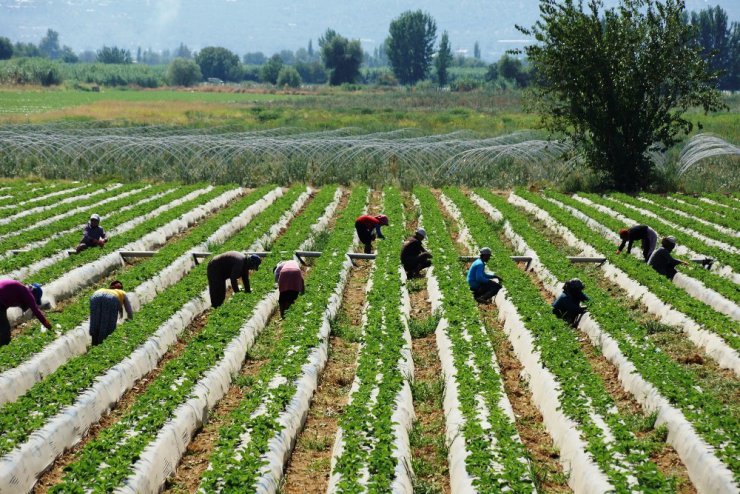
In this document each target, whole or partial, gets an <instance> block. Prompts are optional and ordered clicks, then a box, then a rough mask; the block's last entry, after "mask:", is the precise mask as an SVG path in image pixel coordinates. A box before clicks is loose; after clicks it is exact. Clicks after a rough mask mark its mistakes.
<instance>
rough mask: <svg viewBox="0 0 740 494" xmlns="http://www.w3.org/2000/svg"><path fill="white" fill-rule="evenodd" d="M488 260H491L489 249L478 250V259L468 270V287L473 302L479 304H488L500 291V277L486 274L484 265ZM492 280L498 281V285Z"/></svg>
mask: <svg viewBox="0 0 740 494" xmlns="http://www.w3.org/2000/svg"><path fill="white" fill-rule="evenodd" d="M489 259H491V249H489V248H488V247H483V248H482V249H481V250H480V257H479V258H478V259H476V260H475V262H474V263H473V264H472V265H471V266H470V269H469V270H468V286H469V287H470V290H471V291H472V292H473V296H474V297H475V301H476V302H478V303H479V304H486V303H489V302H490V301H491V299H492V298H493V297H495V296H496V294H497V293H498V291H499V290H501V281H502V280H501V277H500V276H497V275H495V274H493V273H487V272H486V263H487V262H488V260H489ZM494 278H495V279H497V280H498V283H497V282H495V281H493V280H494Z"/></svg>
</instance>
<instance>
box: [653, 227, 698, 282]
mask: <svg viewBox="0 0 740 494" xmlns="http://www.w3.org/2000/svg"><path fill="white" fill-rule="evenodd" d="M660 245H661V247H660V248H659V249H658V250H656V251H655V252H653V255H652V256H650V259H649V260H648V264H649V265H650V266H652V268H653V269H654V270H655V271H657V272H658V273H660V274H662V275H663V276H665V277H666V278H668V279H669V280H673V277H674V276H675V275H676V273H677V272H678V271H676V266H678V265H679V264H684V265H688V264H689V263H687V262H686V261H680V260H678V259H675V258H674V257H673V256H671V252H672V251H673V249H675V248H676V239H675V238H673V237H665V238H664V239H663V240H661V242H660Z"/></svg>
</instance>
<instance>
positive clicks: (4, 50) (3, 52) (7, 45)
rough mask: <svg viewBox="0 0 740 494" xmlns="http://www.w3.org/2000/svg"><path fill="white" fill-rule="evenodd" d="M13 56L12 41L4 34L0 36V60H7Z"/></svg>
mask: <svg viewBox="0 0 740 494" xmlns="http://www.w3.org/2000/svg"><path fill="white" fill-rule="evenodd" d="M12 56H13V43H11V42H10V40H9V39H8V38H6V37H4V36H0V60H7V59H9V58H10V57H12Z"/></svg>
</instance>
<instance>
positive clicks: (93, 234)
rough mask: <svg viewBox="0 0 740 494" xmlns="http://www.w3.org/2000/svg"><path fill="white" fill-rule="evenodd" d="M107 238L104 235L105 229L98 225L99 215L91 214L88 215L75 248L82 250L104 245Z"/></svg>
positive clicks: (78, 250)
mask: <svg viewBox="0 0 740 494" xmlns="http://www.w3.org/2000/svg"><path fill="white" fill-rule="evenodd" d="M107 241H108V238H107V237H106V236H105V230H103V228H102V227H101V226H100V216H98V215H97V214H93V215H92V216H90V221H89V222H88V223H87V225H85V230H84V231H83V232H82V240H80V243H79V245H78V246H77V248H76V249H75V250H76V251H77V252H82V251H83V250H85V249H87V248H88V247H96V246H97V247H100V248H102V247H104V246H105V243H106V242H107Z"/></svg>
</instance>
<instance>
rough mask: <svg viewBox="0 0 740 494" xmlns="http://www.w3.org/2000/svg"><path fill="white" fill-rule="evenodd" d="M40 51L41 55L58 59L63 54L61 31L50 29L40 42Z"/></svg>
mask: <svg viewBox="0 0 740 494" xmlns="http://www.w3.org/2000/svg"><path fill="white" fill-rule="evenodd" d="M39 51H40V52H41V55H42V56H44V57H47V58H51V59H57V58H59V57H60V55H61V48H60V47H59V33H58V32H56V31H54V30H53V29H48V30H47V31H46V35H45V36H44V37H43V38H41V41H40V42H39Z"/></svg>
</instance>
